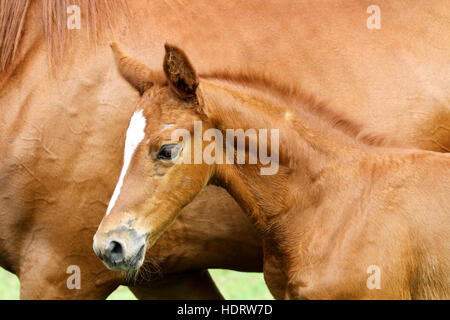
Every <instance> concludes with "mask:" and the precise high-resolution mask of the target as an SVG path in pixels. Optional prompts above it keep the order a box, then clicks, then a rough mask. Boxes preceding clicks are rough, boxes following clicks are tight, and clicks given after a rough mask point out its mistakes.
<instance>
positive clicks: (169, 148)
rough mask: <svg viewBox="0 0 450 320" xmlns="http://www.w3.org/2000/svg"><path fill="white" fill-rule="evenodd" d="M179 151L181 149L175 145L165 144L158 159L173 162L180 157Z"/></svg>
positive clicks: (157, 156)
mask: <svg viewBox="0 0 450 320" xmlns="http://www.w3.org/2000/svg"><path fill="white" fill-rule="evenodd" d="M179 150H180V148H179V147H178V145H176V144H175V143H169V144H165V145H163V146H162V147H161V148H160V149H159V151H158V154H157V155H156V158H157V159H160V160H172V159H174V158H175V157H176V156H177V155H178V152H179Z"/></svg>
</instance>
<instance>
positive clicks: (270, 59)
mask: <svg viewBox="0 0 450 320" xmlns="http://www.w3.org/2000/svg"><path fill="white" fill-rule="evenodd" d="M420 3H421V2H419V1H417V2H411V1H396V2H395V3H386V4H385V3H383V5H382V6H381V15H382V25H381V29H380V30H369V29H368V28H367V25H366V19H367V18H368V17H369V14H367V7H366V6H365V5H362V4H361V3H360V2H359V1H352V2H348V1H347V2H346V4H345V5H343V4H340V2H339V1H336V2H330V1H323V2H315V3H314V4H311V3H310V2H309V1H285V2H278V1H277V2H270V1H265V2H260V3H254V2H250V3H249V2H248V1H233V2H230V1H228V2H224V3H215V4H214V5H212V4H211V3H210V2H208V1H197V2H195V3H189V5H187V3H185V2H181V1H154V0H152V1H127V2H126V8H125V7H123V6H122V5H121V4H120V3H119V2H111V1H80V2H79V3H78V4H79V7H80V10H81V18H82V19H81V24H80V27H81V29H80V30H78V29H76V28H74V29H68V28H67V27H66V26H67V19H68V18H70V19H72V18H74V17H73V16H72V15H73V14H74V13H73V12H74V11H70V12H71V13H70V14H68V13H67V8H68V6H69V5H72V4H77V2H76V1H50V0H43V1H29V0H18V1H3V2H2V4H1V7H0V8H1V12H0V14H1V19H0V23H1V31H0V41H1V54H0V62H1V68H2V73H1V76H0V107H1V116H0V120H1V124H2V125H1V128H0V130H1V131H0V139H1V144H0V154H1V158H0V182H1V183H0V197H1V201H0V216H1V217H2V219H1V223H0V264H1V265H2V266H3V267H5V268H6V269H8V270H10V271H12V272H14V273H15V274H17V275H18V276H19V279H20V282H21V297H22V298H104V297H106V296H107V295H108V294H109V293H110V292H111V291H112V290H113V289H114V288H115V287H116V286H117V285H119V284H121V283H123V284H126V283H127V282H126V281H125V279H124V277H123V275H122V274H120V273H115V272H111V271H108V270H107V269H106V268H104V267H103V265H102V264H101V263H100V262H99V260H98V258H97V257H96V256H95V255H94V253H93V251H92V236H93V235H94V233H95V230H96V229H97V226H98V224H99V223H100V221H101V219H102V217H103V216H104V214H105V211H106V209H107V205H108V202H109V200H110V198H111V195H112V193H113V189H114V186H115V184H116V181H117V178H118V177H119V174H120V168H121V166H122V160H123V148H122V146H123V144H124V137H123V133H124V132H125V130H126V127H127V124H128V120H129V117H130V115H131V113H132V111H133V108H134V103H135V102H136V101H137V100H138V98H139V94H138V92H137V91H136V90H134V89H133V88H132V87H131V86H129V85H128V84H127V83H126V82H125V81H124V80H123V79H122V78H121V77H120V76H119V74H118V73H117V70H116V67H115V66H114V65H113V63H111V62H112V60H113V57H112V55H111V51H110V48H109V42H110V41H111V40H117V41H119V42H121V43H122V44H123V45H124V47H126V48H127V50H129V51H130V52H132V53H134V54H135V55H136V56H138V57H142V60H144V61H145V62H146V63H147V64H148V65H149V66H151V67H152V68H155V69H156V68H158V67H159V66H160V62H161V59H162V55H163V50H161V48H162V44H163V43H164V42H165V41H170V42H172V43H180V44H183V47H184V48H186V49H187V50H188V51H189V53H190V55H191V57H192V58H193V59H194V60H195V61H198V62H199V63H197V68H198V70H199V72H201V73H204V72H208V71H210V70H212V67H213V66H214V67H216V68H218V70H219V71H221V70H223V69H225V68H226V67H227V66H230V65H231V66H233V68H236V69H241V67H242V66H244V65H245V66H248V67H251V68H252V69H254V70H259V71H264V72H265V73H266V74H267V75H270V77H271V79H272V80H274V81H275V79H280V78H282V79H285V78H295V79H296V81H299V82H301V83H302V85H303V86H304V87H305V89H306V90H307V91H309V92H311V94H313V95H315V96H317V97H318V98H320V99H324V100H328V101H330V103H331V107H332V110H334V111H335V112H336V113H339V112H344V111H347V113H348V114H350V115H351V117H352V118H353V119H354V120H355V121H356V122H361V123H364V124H365V127H364V128H367V129H364V130H367V132H370V131H385V132H387V133H388V134H390V135H391V136H392V137H393V140H396V141H397V142H398V144H402V145H412V146H416V147H420V148H425V149H432V150H440V151H448V148H449V140H448V137H449V134H448V125H447V124H448V119H449V111H448V110H449V109H448V92H450V91H449V88H450V83H449V81H448V78H447V75H448V74H449V72H448V71H449V70H448V68H449V67H448V65H447V61H448V59H447V58H448V52H449V43H448V41H447V40H446V39H445V38H443V37H444V36H445V35H446V34H449V32H448V30H449V26H448V24H447V21H448V12H449V10H448V2H447V1H434V2H433V3H432V4H429V3H428V4H427V6H426V8H425V7H422V6H421V5H420ZM124 8H125V9H126V10H125V11H126V12H125V13H124V14H122V11H123V10H122V9H124ZM75 11H76V10H75ZM127 12H128V14H127ZM129 17H132V19H130V18H129ZM436 17H438V19H436ZM411 21H415V23H414V24H412V23H411ZM75 25H76V24H75ZM104 25H106V26H109V25H110V27H111V29H112V30H113V31H114V32H113V33H111V32H108V30H106V29H105V28H104V27H103V26H104ZM96 33H98V34H99V35H98V37H96V36H95V34H96ZM112 34H113V35H112ZM411 39H414V41H413V42H412V43H411V42H410V40H411ZM219 47H220V48H221V49H220V50H214V52H212V51H211V48H219ZM280 57H284V59H283V60H282V63H281V62H280V61H281V60H280ZM200 58H201V59H200ZM49 65H51V66H52V67H49ZM337 106H340V107H342V109H339V108H338V107H337ZM344 125H345V124H344ZM351 129H352V130H356V131H357V132H360V131H361V130H362V127H357V126H355V127H352V128H351ZM364 130H362V131H361V132H362V135H363V134H364ZM206 192H207V194H206V195H204V196H203V198H200V199H198V201H197V204H195V203H193V208H191V209H190V210H189V209H187V212H186V214H183V217H184V218H185V220H178V221H177V222H176V223H175V224H174V225H173V226H172V227H171V229H172V230H173V232H171V231H170V230H168V232H166V234H165V235H164V236H163V237H162V238H161V239H160V241H158V244H157V245H156V246H155V247H153V248H152V257H153V259H154V263H155V264H158V265H159V266H160V268H161V273H162V274H163V277H162V278H161V280H158V281H152V282H150V281H145V280H143V281H142V282H141V283H140V287H136V288H133V290H134V291H135V292H137V293H138V295H139V296H141V297H154V298H169V297H172V298H176V297H182V298H186V297H198V298H206V297H213V298H214V297H218V295H217V292H216V291H215V288H214V286H213V284H212V283H211V282H210V280H208V276H207V275H206V274H205V273H204V272H203V271H202V270H204V269H205V268H210V267H224V268H234V269H238V270H250V271H251V270H253V271H256V270H261V261H262V259H261V250H260V245H259V238H258V237H257V235H256V234H255V232H253V231H252V230H253V229H252V228H251V226H250V224H249V223H247V220H246V218H245V217H244V216H243V215H241V214H240V211H239V209H238V208H237V205H236V204H235V203H234V202H233V201H232V200H231V198H230V197H229V196H228V195H227V194H226V193H225V192H223V190H221V189H214V188H210V189H209V190H208V189H207V190H206ZM210 211H221V212H223V213H227V216H229V217H230V218H229V219H228V220H227V221H223V219H221V218H220V217H218V215H211V214H210ZM189 212H191V214H189ZM224 222H225V223H226V225H225V224H223V223H224ZM218 226H220V228H219V227H218ZM180 231H181V232H180ZM238 235H239V236H238ZM73 265H74V266H78V267H79V268H80V270H81V288H80V289H75V290H70V289H69V288H68V286H67V279H68V277H69V276H70V274H68V273H67V270H74V269H68V268H69V267H70V266H73ZM150 284H151V286H150ZM201 289H203V290H201ZM195 294H196V296H194V295H195Z"/></svg>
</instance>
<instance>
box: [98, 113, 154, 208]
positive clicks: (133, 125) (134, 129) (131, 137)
mask: <svg viewBox="0 0 450 320" xmlns="http://www.w3.org/2000/svg"><path fill="white" fill-rule="evenodd" d="M143 111H144V110H139V111H136V112H135V113H134V114H133V116H132V117H131V120H130V125H129V127H128V130H127V135H126V138H125V152H124V154H123V167H122V171H121V172H120V177H119V181H118V182H117V185H116V188H115V189H114V193H113V195H112V197H111V200H110V201H109V205H108V210H106V215H108V214H109V213H110V212H111V210H112V208H114V205H115V204H116V201H117V198H118V197H119V194H120V190H121V189H122V185H123V179H124V178H125V175H126V174H127V171H128V167H129V166H130V162H131V159H132V158H133V154H134V152H135V151H136V148H137V147H138V145H139V144H140V143H141V142H142V140H144V137H145V132H144V129H145V124H146V120H145V117H144V115H143Z"/></svg>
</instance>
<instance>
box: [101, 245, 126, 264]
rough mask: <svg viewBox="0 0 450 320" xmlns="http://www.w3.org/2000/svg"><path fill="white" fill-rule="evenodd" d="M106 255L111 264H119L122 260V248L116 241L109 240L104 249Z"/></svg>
mask: <svg viewBox="0 0 450 320" xmlns="http://www.w3.org/2000/svg"><path fill="white" fill-rule="evenodd" d="M106 255H107V256H109V258H110V260H111V261H112V262H113V263H120V262H122V261H123V259H124V256H125V254H124V248H123V246H122V244H121V243H120V242H118V241H114V240H111V241H110V242H109V244H108V246H107V248H106Z"/></svg>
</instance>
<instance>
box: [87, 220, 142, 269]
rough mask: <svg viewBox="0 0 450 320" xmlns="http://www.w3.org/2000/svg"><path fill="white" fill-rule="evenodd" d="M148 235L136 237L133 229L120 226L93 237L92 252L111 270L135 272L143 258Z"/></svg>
mask: <svg viewBox="0 0 450 320" xmlns="http://www.w3.org/2000/svg"><path fill="white" fill-rule="evenodd" d="M147 237H148V233H146V234H143V235H138V234H137V232H136V231H135V230H134V229H128V228H126V227H124V226H121V227H119V228H117V229H115V230H112V231H108V232H106V233H102V232H99V231H97V233H96V234H95V236H94V246H93V247H94V252H95V254H96V255H97V256H98V257H99V258H100V259H101V260H102V261H103V263H104V264H105V265H106V266H107V267H108V268H109V269H111V270H122V271H129V270H136V269H138V268H139V267H140V266H141V265H142V263H143V262H144V258H145V249H146V243H147Z"/></svg>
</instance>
